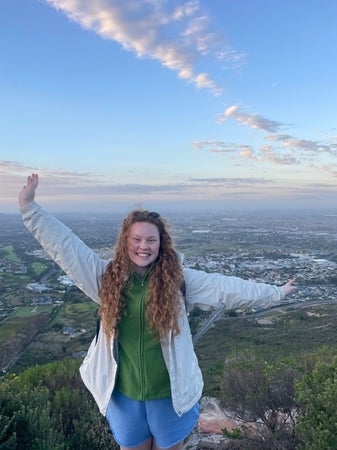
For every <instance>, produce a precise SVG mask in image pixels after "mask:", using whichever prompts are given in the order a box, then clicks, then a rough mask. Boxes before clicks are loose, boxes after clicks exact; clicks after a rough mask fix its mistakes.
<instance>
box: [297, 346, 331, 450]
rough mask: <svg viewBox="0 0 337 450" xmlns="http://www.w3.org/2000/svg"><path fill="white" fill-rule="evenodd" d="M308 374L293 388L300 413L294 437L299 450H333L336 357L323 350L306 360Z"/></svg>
mask: <svg viewBox="0 0 337 450" xmlns="http://www.w3.org/2000/svg"><path fill="white" fill-rule="evenodd" d="M308 366H309V370H308V371H307V373H306V374H305V375H304V376H303V378H302V379H301V380H299V381H298V382H297V384H296V392H297V400H298V402H299V404H300V405H301V409H302V412H301V414H300V415H299V418H298V423H297V425H296V433H297V434H298V436H299V437H300V438H301V439H302V441H303V444H302V445H300V446H299V449H305V450H330V449H331V450H333V449H336V448H337V409H336V405H337V355H336V350H335V349H333V348H328V347H324V348H322V349H320V350H319V351H318V352H316V353H315V354H314V355H313V356H312V357H311V358H310V360H309V364H308Z"/></svg>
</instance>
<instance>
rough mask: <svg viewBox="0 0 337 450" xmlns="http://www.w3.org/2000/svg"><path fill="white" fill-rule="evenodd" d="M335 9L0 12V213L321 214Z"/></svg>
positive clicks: (36, 0) (327, 204) (330, 193)
mask: <svg viewBox="0 0 337 450" xmlns="http://www.w3.org/2000/svg"><path fill="white" fill-rule="evenodd" d="M336 21H337V2H335V1H331V0H296V1H294V0H199V1H198V0H191V1H180V0H133V1H129V0H123V1H120V0H119V1H118V0H1V2H0V54H1V60H0V213H12V212H18V205H17V196H18V193H19V191H20V189H21V188H22V186H23V185H24V184H25V180H26V177H27V175H29V174H30V173H32V172H35V173H39V176H40V184H39V187H38V190H37V193H36V201H38V203H40V204H41V205H43V206H44V207H46V208H47V209H49V210H51V211H72V212H78V211H83V212H88V213H90V212H113V211H117V210H118V211H122V210H126V211H129V210H130V209H131V208H133V207H134V206H142V207H144V208H148V209H156V210H158V209H159V210H162V211H192V210H198V209H199V210H200V209H203V210H224V211H226V210H232V209H234V210H246V209H249V210H251V209H256V210H259V209H261V208H263V209H268V208H269V209H277V210H278V209H284V208H288V209H292V210H300V209H308V208H310V209H316V208H317V209H318V208H327V209H332V210H336V208H337V205H336V188H337V81H336V80H337V27H336Z"/></svg>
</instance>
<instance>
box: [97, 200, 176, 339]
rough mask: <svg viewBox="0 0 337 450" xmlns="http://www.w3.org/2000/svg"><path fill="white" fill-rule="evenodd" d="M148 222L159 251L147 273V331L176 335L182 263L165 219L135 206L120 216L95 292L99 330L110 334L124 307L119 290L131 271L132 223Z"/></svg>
mask: <svg viewBox="0 0 337 450" xmlns="http://www.w3.org/2000/svg"><path fill="white" fill-rule="evenodd" d="M137 222H148V223H151V224H153V225H155V226H156V227H157V229H158V231H159V237H160V246H159V254H158V257H157V259H156V261H155V262H154V264H153V267H152V269H151V272H150V275H149V284H148V292H147V302H146V314H147V318H148V321H149V326H150V328H151V330H153V331H155V332H156V333H157V335H158V336H159V337H163V336H164V335H165V334H166V333H167V332H168V331H170V330H172V331H173V333H174V334H179V332H180V329H179V325H178V312H179V304H178V301H177V298H178V291H179V289H180V286H181V284H182V281H183V273H182V265H181V263H180V261H179V258H178V255H177V253H176V251H175V249H174V245H173V242H172V238H171V236H170V234H169V233H168V230H167V229H168V224H167V222H166V221H165V220H164V219H163V218H162V217H160V215H159V214H158V213H154V212H149V211H146V210H143V209H136V210H134V211H132V212H130V214H129V215H128V216H127V217H126V218H125V219H124V221H123V224H122V228H121V231H120V233H119V237H118V240H117V243H116V247H115V255H114V258H113V259H112V260H111V261H110V262H109V264H108V266H107V268H106V271H105V273H104V275H103V277H102V284H101V288H100V292H99V296H100V299H101V306H100V310H99V314H100V317H101V321H102V325H103V330H104V332H105V333H106V334H107V336H109V337H111V336H112V334H113V333H114V331H115V330H116V327H117V325H118V322H119V321H120V319H121V316H122V314H123V312H124V310H125V306H126V305H125V300H124V297H123V289H124V288H125V287H126V285H127V282H128V280H129V278H130V275H131V273H132V271H133V263H132V261H131V260H130V258H129V254H128V245H127V241H128V237H129V233H130V228H131V226H132V225H133V224H134V223H137Z"/></svg>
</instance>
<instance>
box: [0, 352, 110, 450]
mask: <svg viewBox="0 0 337 450" xmlns="http://www.w3.org/2000/svg"><path fill="white" fill-rule="evenodd" d="M78 366H79V363H78V361H76V360H67V361H63V362H58V363H50V364H46V365H43V366H35V367H32V368H29V369H27V370H26V371H24V372H22V373H21V374H19V375H17V376H15V375H10V376H7V377H3V378H2V379H0V417H1V421H0V449H1V450H5V449H6V450H7V449H8V450H26V449H28V448H29V449H31V450H72V449H76V450H81V449H85V450H86V449H92V450H95V449H97V450H98V449H111V450H113V449H117V448H118V447H117V445H116V443H115V442H114V440H113V438H112V435H111V433H110V431H109V428H108V426H107V423H106V421H105V419H104V418H103V416H102V415H101V414H100V413H99V412H98V409H97V406H96V404H95V403H94V401H93V399H92V398H91V396H90V394H89V393H88V391H87V390H86V388H85V386H84V385H83V383H82V382H81V380H80V377H79V375H78Z"/></svg>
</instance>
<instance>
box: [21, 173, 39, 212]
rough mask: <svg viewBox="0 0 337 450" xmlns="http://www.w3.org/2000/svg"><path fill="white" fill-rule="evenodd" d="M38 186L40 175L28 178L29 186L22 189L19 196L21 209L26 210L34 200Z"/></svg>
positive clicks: (35, 174) (34, 174)
mask: <svg viewBox="0 0 337 450" xmlns="http://www.w3.org/2000/svg"><path fill="white" fill-rule="evenodd" d="M38 184H39V175H38V174H37V173H32V174H31V175H30V176H29V177H27V184H26V185H25V186H24V187H23V188H22V190H21V192H20V194H19V205H20V208H24V207H25V206H27V205H28V204H29V203H31V202H32V201H33V200H34V198H35V191H36V188H37V186H38Z"/></svg>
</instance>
